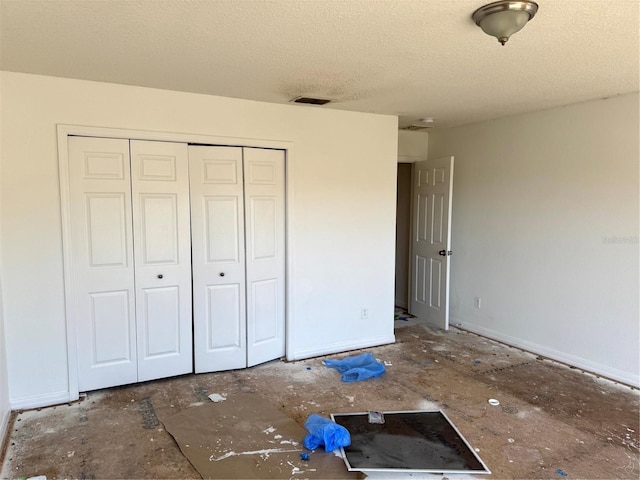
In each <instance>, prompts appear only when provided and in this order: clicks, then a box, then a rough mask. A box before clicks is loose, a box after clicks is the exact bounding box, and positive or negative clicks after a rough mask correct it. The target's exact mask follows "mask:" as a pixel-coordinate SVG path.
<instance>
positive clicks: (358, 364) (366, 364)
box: [322, 353, 385, 382]
mask: <svg viewBox="0 0 640 480" xmlns="http://www.w3.org/2000/svg"><path fill="white" fill-rule="evenodd" d="M322 363H323V364H325V365H326V366H327V367H329V368H335V369H336V370H338V371H339V372H340V373H342V381H343V382H359V381H360V380H366V379H367V378H375V377H379V376H380V375H382V374H383V373H384V372H385V368H384V365H383V364H382V363H380V362H379V361H377V360H376V359H375V357H374V356H373V355H371V354H370V353H362V354H360V355H355V356H353V357H347V358H343V359H342V360H324V361H323V362H322Z"/></svg>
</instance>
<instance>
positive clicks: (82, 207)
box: [68, 137, 138, 391]
mask: <svg viewBox="0 0 640 480" xmlns="http://www.w3.org/2000/svg"><path fill="white" fill-rule="evenodd" d="M68 146H69V183H70V205H71V207H70V213H71V215H70V217H71V242H72V245H71V251H72V252H73V259H72V272H71V275H72V281H73V287H74V291H75V298H74V300H73V310H74V314H75V318H76V319H77V328H78V330H77V332H78V345H77V352H78V388H79V390H80V391H86V390H95V389H99V388H105V387H111V386H114V385H123V384H126V383H133V382H136V381H137V379H138V372H137V363H136V358H137V354H136V332H135V311H134V300H135V294H134V267H133V240H132V231H131V193H130V192H131V184H130V176H129V141H128V140H118V139H109V138H85V137H69V141H68Z"/></svg>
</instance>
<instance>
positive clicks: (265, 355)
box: [244, 148, 285, 366]
mask: <svg viewBox="0 0 640 480" xmlns="http://www.w3.org/2000/svg"><path fill="white" fill-rule="evenodd" d="M284 171H285V152H284V151H283V150H269V149H262V148H244V175H245V188H244V197H245V204H246V205H247V211H246V215H245V225H246V229H247V234H246V238H247V365H248V366H253V365H257V364H259V363H263V362H266V361H269V360H273V359H275V358H279V357H282V356H284V354H285V239H284V232H285V182H284V180H285V179H284Z"/></svg>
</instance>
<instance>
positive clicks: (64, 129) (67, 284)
mask: <svg viewBox="0 0 640 480" xmlns="http://www.w3.org/2000/svg"><path fill="white" fill-rule="evenodd" d="M56 129H57V140H58V175H59V182H60V215H61V225H62V254H63V274H64V303H65V306H64V308H65V323H66V334H67V365H68V371H67V374H68V385H69V398H68V401H73V400H77V399H78V398H79V396H80V392H79V388H78V358H77V340H78V333H77V330H78V319H77V317H76V312H75V309H74V302H73V299H74V295H75V290H76V289H75V286H74V284H73V275H72V272H73V252H72V251H71V212H70V206H71V203H70V184H69V149H68V144H67V138H68V137H69V136H84V137H100V138H122V139H128V140H152V141H153V140H155V141H161V142H176V143H196V144H203V145H225V146H236V147H256V148H268V149H278V150H284V151H285V276H286V278H285V355H286V358H287V360H293V350H292V347H291V343H292V339H293V338H294V322H293V321H292V318H290V314H291V312H292V311H293V309H292V306H291V299H292V298H293V295H292V292H291V288H292V287H291V285H292V283H293V282H291V281H290V278H291V275H292V271H293V263H294V262H293V249H292V248H291V245H292V241H291V240H292V235H293V218H294V216H293V203H294V202H293V191H294V189H293V162H294V144H293V142H292V141H286V140H263V139H254V138H240V137H222V136H215V135H202V134H188V133H186V134H185V133H173V132H157V131H148V130H135V129H122V128H109V127H92V126H85V125H68V124H58V125H56Z"/></svg>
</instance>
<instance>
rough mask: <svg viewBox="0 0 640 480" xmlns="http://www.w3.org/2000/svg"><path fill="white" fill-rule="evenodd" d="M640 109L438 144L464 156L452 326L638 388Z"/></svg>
mask: <svg viewBox="0 0 640 480" xmlns="http://www.w3.org/2000/svg"><path fill="white" fill-rule="evenodd" d="M638 105H639V100H638V94H631V95H624V96H619V97H615V98H610V99H607V100H597V101H593V102H587V103H582V104H577V105H571V106H568V107H564V108H557V109H553V110H546V111H541V112H536V113H530V114H526V115H518V116H513V117H509V118H504V119H500V120H495V121H490V122H483V123H477V124H473V125H468V126H464V127H459V128H453V129H448V130H442V131H437V132H431V133H430V134H429V157H430V158H437V157H441V156H444V155H454V156H455V175H454V187H453V224H452V225H453V228H452V247H453V252H454V256H453V257H452V261H451V265H452V273H451V317H452V318H451V321H452V323H454V324H455V323H461V324H462V325H463V326H464V327H466V328H468V329H470V330H473V331H477V332H479V333H482V334H485V335H487V336H490V337H494V338H498V339H502V340H504V341H506V342H507V343H511V344H515V345H519V346H522V347H524V348H528V349H530V350H533V351H535V352H538V353H541V354H543V355H546V356H549V357H552V358H556V359H559V360H562V361H565V362H568V363H570V364H573V365H577V366H580V367H582V368H586V369H588V370H591V371H595V372H598V373H601V374H603V375H606V376H609V377H611V378H615V379H619V380H622V381H625V382H627V383H630V384H634V385H638V383H639V375H640V369H639V339H640V331H639V322H638V308H639V305H638V295H639V285H638V185H639V181H638V180H639V179H638V165H639V154H638V146H639V122H638ZM476 296H479V297H482V308H481V309H476V308H474V297H476Z"/></svg>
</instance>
